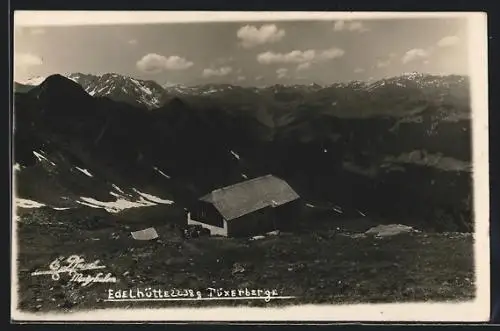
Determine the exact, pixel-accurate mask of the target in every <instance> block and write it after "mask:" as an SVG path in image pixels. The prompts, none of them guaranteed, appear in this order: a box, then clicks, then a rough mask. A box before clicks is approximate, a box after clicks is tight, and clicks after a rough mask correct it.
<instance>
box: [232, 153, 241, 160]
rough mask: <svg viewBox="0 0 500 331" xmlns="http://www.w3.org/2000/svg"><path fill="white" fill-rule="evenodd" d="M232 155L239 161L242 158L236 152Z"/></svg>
mask: <svg viewBox="0 0 500 331" xmlns="http://www.w3.org/2000/svg"><path fill="white" fill-rule="evenodd" d="M231 154H233V156H234V157H235V158H236V159H237V160H239V159H240V156H239V155H238V154H236V153H235V152H234V151H231Z"/></svg>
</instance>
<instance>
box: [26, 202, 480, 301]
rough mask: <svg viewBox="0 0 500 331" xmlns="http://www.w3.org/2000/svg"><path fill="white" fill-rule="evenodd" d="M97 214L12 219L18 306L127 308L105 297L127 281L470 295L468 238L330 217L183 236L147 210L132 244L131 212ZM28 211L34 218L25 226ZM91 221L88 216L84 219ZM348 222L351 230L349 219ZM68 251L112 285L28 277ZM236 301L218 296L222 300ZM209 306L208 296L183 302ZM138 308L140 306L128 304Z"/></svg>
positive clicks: (330, 297)
mask: <svg viewBox="0 0 500 331" xmlns="http://www.w3.org/2000/svg"><path fill="white" fill-rule="evenodd" d="M96 212H97V210H95V209H93V210H81V211H79V214H78V215H75V212H74V211H57V212H50V213H49V212H41V210H38V211H36V212H31V211H30V212H28V213H25V214H24V215H23V216H21V222H19V223H18V224H19V226H18V231H19V232H18V239H19V246H18V247H19V249H20V252H19V257H18V262H19V275H20V276H19V277H20V292H19V293H20V308H21V309H23V310H24V309H27V310H41V311H49V310H62V309H65V310H66V309H86V308H109V307H129V306H130V303H125V302H121V303H110V302H104V301H103V300H104V299H105V298H106V295H107V292H106V291H107V289H108V288H114V289H129V288H134V287H142V288H145V287H153V288H157V289H164V290H168V289H172V288H182V289H185V288H192V289H206V287H209V286H215V287H223V288H242V287H243V288H244V287H248V288H268V289H269V288H277V289H279V291H280V294H281V295H286V296H297V297H299V298H300V299H298V300H297V301H293V300H292V301H286V302H284V301H280V302H278V301H271V302H270V303H267V305H274V304H283V303H288V304H290V303H334V302H338V303H354V302H394V301H426V300H432V301H438V300H439V301H442V300H465V299H471V298H473V296H474V272H473V263H472V262H473V261H472V237H471V236H464V235H452V234H425V233H415V234H405V235H399V236H395V237H390V238H385V239H376V238H370V237H368V238H352V237H350V236H347V235H346V232H348V231H349V229H348V226H347V227H346V226H344V227H342V229H343V230H340V231H338V230H334V229H335V228H336V227H337V226H338V224H335V225H332V227H331V229H330V230H328V229H324V227H323V229H322V230H321V231H314V230H311V231H310V232H308V233H301V234H294V235H292V234H289V235H286V234H283V235H280V236H276V237H267V238H266V239H263V240H258V241H248V240H244V239H221V238H216V237H210V238H198V239H191V240H183V239H182V238H181V237H180V234H179V232H178V231H177V230H175V229H174V227H173V226H172V224H171V223H170V224H169V221H168V220H165V221H161V220H160V219H158V218H155V217H153V218H151V220H152V221H151V222H148V221H147V220H148V219H149V218H148V217H147V216H144V217H143V219H142V220H141V226H142V227H148V226H155V227H156V229H157V230H158V232H159V235H160V240H158V241H149V242H138V241H134V240H132V239H131V238H130V235H129V231H130V230H131V229H134V228H136V229H138V228H139V227H138V224H137V223H136V222H137V221H138V220H137V218H135V217H133V214H132V215H131V214H129V217H121V218H118V217H116V216H113V217H111V216H109V215H108V216H107V215H106V213H104V214H103V213H101V212H99V215H98V216H96ZM34 213H35V214H36V215H38V216H34V215H35V214H34ZM157 213H158V211H154V212H153V214H157ZM143 215H147V214H143ZM35 217H36V219H37V221H36V222H35V223H31V224H28V223H27V222H29V221H30V220H33V219H34V218H35ZM90 219H91V220H93V221H92V222H89V220H90ZM134 220H135V221H134ZM352 222H353V223H356V221H355V220H352ZM89 224H92V225H93V226H92V227H89ZM347 224H348V223H347ZM351 226H352V227H353V229H352V231H355V230H354V228H355V224H352V225H351ZM365 227H366V226H365ZM357 231H359V229H357ZM70 254H79V255H83V256H84V257H85V259H86V261H88V262H91V261H94V260H96V259H99V260H101V261H102V264H104V265H106V266H107V268H106V269H105V271H106V272H111V273H113V275H115V276H116V277H117V278H118V280H119V283H116V284H94V285H90V286H87V287H81V286H80V285H78V284H75V283H70V282H67V281H66V280H67V276H62V277H61V280H59V281H53V280H52V279H51V278H50V276H37V277H33V276H30V273H31V272H33V271H34V270H46V269H47V268H48V264H49V263H50V262H51V261H52V260H53V259H54V258H56V257H58V256H59V255H65V256H68V255H70ZM236 262H237V263H241V264H243V265H244V267H245V271H244V272H242V273H238V274H233V273H232V271H233V266H234V263H236ZM65 277H66V278H65ZM242 302H243V301H234V302H233V301H223V303H224V304H227V305H234V304H243V303H242ZM209 303H212V304H213V301H202V302H185V303H183V304H186V305H192V306H200V305H205V304H209ZM178 304H179V303H173V302H157V303H153V304H151V303H149V304H147V305H148V306H155V307H161V306H166V305H178ZM216 304H217V305H220V304H221V303H220V302H217V303H216ZM245 304H249V305H250V304H251V305H264V304H266V303H264V302H263V301H262V302H261V301H252V302H250V303H245ZM141 305H142V306H144V305H145V304H144V303H134V306H141Z"/></svg>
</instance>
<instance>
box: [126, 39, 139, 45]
mask: <svg viewBox="0 0 500 331" xmlns="http://www.w3.org/2000/svg"><path fill="white" fill-rule="evenodd" d="M127 43H129V44H130V45H137V39H130V40H129V41H127Z"/></svg>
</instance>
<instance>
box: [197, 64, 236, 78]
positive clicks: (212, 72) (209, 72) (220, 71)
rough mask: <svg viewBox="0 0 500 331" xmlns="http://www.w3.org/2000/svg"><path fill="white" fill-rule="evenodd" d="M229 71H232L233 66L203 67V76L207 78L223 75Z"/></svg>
mask: <svg viewBox="0 0 500 331" xmlns="http://www.w3.org/2000/svg"><path fill="white" fill-rule="evenodd" d="M231 72H233V68H231V67H221V68H216V69H212V68H206V69H203V73H202V75H203V77H206V78H209V77H223V76H227V75H229V74H230V73H231Z"/></svg>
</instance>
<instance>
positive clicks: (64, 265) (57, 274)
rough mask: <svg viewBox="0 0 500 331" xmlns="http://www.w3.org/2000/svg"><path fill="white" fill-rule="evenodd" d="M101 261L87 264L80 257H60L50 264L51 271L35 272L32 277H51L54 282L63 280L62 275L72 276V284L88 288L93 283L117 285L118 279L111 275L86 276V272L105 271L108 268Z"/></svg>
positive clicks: (100, 273)
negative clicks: (75, 283)
mask: <svg viewBox="0 0 500 331" xmlns="http://www.w3.org/2000/svg"><path fill="white" fill-rule="evenodd" d="M100 262H101V261H100V260H96V261H94V262H90V263H87V262H86V261H85V259H84V258H83V257H81V256H79V255H71V256H69V257H67V258H65V257H59V258H57V259H55V260H54V261H52V262H51V263H50V264H49V270H42V271H35V272H32V273H31V276H40V275H51V277H52V280H55V281H57V280H59V279H61V274H68V275H70V276H71V279H70V281H71V282H77V283H81V284H82V286H87V285H89V284H91V283H116V277H114V276H113V275H112V274H111V273H107V274H104V273H102V272H99V273H97V274H95V275H90V274H85V273H83V272H84V271H89V270H98V269H104V268H106V266H104V265H101V264H100Z"/></svg>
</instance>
